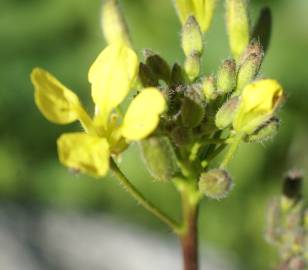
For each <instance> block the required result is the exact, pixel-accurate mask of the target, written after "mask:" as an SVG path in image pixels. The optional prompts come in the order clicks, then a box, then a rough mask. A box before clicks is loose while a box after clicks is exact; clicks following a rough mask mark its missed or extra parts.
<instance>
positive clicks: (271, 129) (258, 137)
mask: <svg viewBox="0 0 308 270" xmlns="http://www.w3.org/2000/svg"><path fill="white" fill-rule="evenodd" d="M278 129H279V119H278V118H277V117H272V118H270V119H269V120H266V121H265V122H264V123H262V124H261V125H260V126H259V127H258V128H257V129H256V130H255V131H254V132H253V133H251V134H249V135H246V136H245V137H244V138H243V139H244V141H246V142H249V143H260V142H264V141H266V140H269V139H271V138H273V137H274V136H275V135H276V134H277V132H278Z"/></svg>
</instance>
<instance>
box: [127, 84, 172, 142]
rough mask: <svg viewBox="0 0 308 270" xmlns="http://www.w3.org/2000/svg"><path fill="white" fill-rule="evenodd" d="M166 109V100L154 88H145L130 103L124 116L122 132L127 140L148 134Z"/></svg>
mask: <svg viewBox="0 0 308 270" xmlns="http://www.w3.org/2000/svg"><path fill="white" fill-rule="evenodd" d="M165 109H166V101H165V99H164V97H163V95H162V94H161V93H160V91H159V90H158V89H156V88H152V87H150V88H145V89H144V90H143V91H142V92H141V93H140V94H139V95H138V96H137V97H136V98H135V99H134V100H133V101H132V102H131V104H130V106H129V107H128V110H127V112H126V115H125V117H124V121H123V126H122V134H123V136H124V137H125V138H127V139H129V140H140V139H143V138H145V137H147V136H148V135H150V134H151V133H152V132H153V131H154V130H155V128H156V127H157V125H158V123H159V116H160V114H161V113H162V112H164V111H165Z"/></svg>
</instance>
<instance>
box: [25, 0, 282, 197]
mask: <svg viewBox="0 0 308 270" xmlns="http://www.w3.org/2000/svg"><path fill="white" fill-rule="evenodd" d="M216 4H217V3H216V1H215V0H207V1H198V0H188V1H187V0H184V1H183V0H175V6H176V9H177V11H178V15H179V17H180V21H181V23H182V26H183V27H182V38H181V47H182V49H183V52H184V55H185V61H184V63H183V64H178V63H173V64H172V65H169V64H168V63H167V62H166V61H165V60H164V59H163V58H162V57H161V56H160V55H159V54H157V53H155V52H153V51H151V50H149V49H146V50H144V60H143V61H139V60H138V58H137V56H136V53H135V52H134V51H133V49H132V47H133V46H132V41H131V40H130V37H129V35H128V31H127V26H126V24H125V22H124V18H123V17H122V15H121V13H120V12H119V9H118V5H117V2H116V1H115V0H106V1H105V4H104V7H103V16H102V29H103V32H104V35H105V37H106V40H107V43H108V44H109V45H108V46H107V47H106V48H105V49H104V50H103V51H102V53H101V54H100V55H99V56H98V58H97V59H96V60H95V62H94V64H93V65H92V66H91V68H90V70H89V82H90V84H91V94H92V98H93V101H94V103H95V113H94V116H93V117H90V116H89V114H88V113H87V112H86V111H85V109H84V108H83V107H82V105H81V102H80V100H79V99H78V97H77V96H76V95H75V94H74V93H73V92H72V91H70V90H69V89H67V88H66V87H65V86H63V85H62V84H61V83H60V82H58V81H57V80H56V79H55V78H54V77H53V76H52V75H50V74H49V73H47V72H46V71H44V70H43V69H39V68H36V69H34V71H33V73H32V75H31V78H32V82H33V84H34V87H35V101H36V104H37V106H38V108H39V109H40V111H41V112H42V114H43V115H44V116H45V117H46V118H47V119H48V120H50V121H51V122H54V123H57V124H68V123H71V122H73V121H76V120H79V121H80V122H81V124H82V126H83V128H84V132H78V133H69V134H64V135H62V136H61V137H60V138H59V139H58V143H57V144H58V152H59V158H60V161H61V162H62V163H63V164H64V165H65V166H67V167H69V168H72V169H74V170H77V171H80V172H83V173H88V174H90V175H93V176H96V177H99V176H104V175H105V174H106V172H107V171H108V168H109V162H110V157H111V156H112V155H118V154H120V153H121V152H123V151H124V150H125V149H126V148H127V146H128V145H129V144H130V143H131V142H133V141H138V142H139V145H140V149H141V153H142V156H143V159H144V161H145V164H146V165H147V168H148V170H149V172H150V173H151V175H152V176H153V177H154V178H155V179H157V180H161V181H167V180H174V183H176V185H177V187H178V188H179V186H181V185H180V184H179V182H183V181H184V182H185V181H186V182H191V183H193V186H194V189H195V191H196V192H195V193H197V194H205V195H206V196H208V197H212V198H222V197H224V196H225V194H226V193H227V192H228V191H229V190H230V188H231V186H232V179H231V178H230V175H229V173H228V172H227V170H226V168H227V164H228V162H229V161H230V160H231V159H232V157H233V155H234V152H235V150H236V148H237V146H238V145H239V144H240V143H241V142H243V141H244V142H262V141H264V140H266V139H268V138H271V137H272V136H273V135H274V134H275V132H276V131H277V129H278V126H279V120H278V118H277V116H276V112H277V108H278V107H279V104H281V100H282V98H283V90H282V87H281V86H280V84H279V83H278V82H277V81H275V80H272V79H267V78H261V77H260V76H259V70H260V67H261V64H262V61H263V58H264V55H265V51H264V49H266V48H267V45H268V36H269V35H268V32H269V31H270V25H265V26H264V23H263V24H262V20H264V16H263V14H261V16H260V19H259V21H258V22H257V23H256V24H255V28H254V29H251V27H250V24H249V18H248V12H247V4H246V1H244V0H226V5H225V7H226V24H227V31H228V37H229V44H230V51H231V55H232V56H231V57H230V58H228V59H226V60H224V61H223V62H222V64H221V65H220V67H219V69H218V71H217V72H216V73H213V74H212V75H209V76H204V73H203V71H202V70H201V66H202V65H201V63H202V61H203V59H202V55H203V52H204V50H205V48H204V33H205V32H207V31H208V29H209V27H210V23H211V20H212V17H213V14H214V10H215V6H216ZM262 12H266V14H268V10H264V11H262ZM261 24H262V27H263V31H260V30H259V29H258V26H259V25H261ZM264 29H265V30H267V31H264ZM251 33H252V34H251ZM132 89H135V90H138V94H137V95H135V97H134V98H133V99H132V101H131V103H130V105H129V107H128V109H127V111H126V114H125V115H124V116H123V115H122V114H121V113H120V112H119V105H120V104H121V103H122V102H123V100H124V99H125V98H126V97H127V95H128V93H129V92H130V91H131V90H132ZM225 147H229V150H228V151H227V152H226V153H225V157H224V159H223V161H222V162H221V164H220V165H219V166H216V167H213V166H212V165H211V161H212V160H213V159H214V158H215V157H216V156H217V155H218V154H219V153H221V151H222V150H223V149H224V148H225ZM178 179H182V180H181V181H178ZM183 179H184V180H183ZM197 197H198V196H197Z"/></svg>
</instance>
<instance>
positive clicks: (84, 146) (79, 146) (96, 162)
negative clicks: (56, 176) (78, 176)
mask: <svg viewBox="0 0 308 270" xmlns="http://www.w3.org/2000/svg"><path fill="white" fill-rule="evenodd" d="M57 145H58V154H59V159H60V162H61V163H62V164H63V165H65V166H66V167H69V168H71V169H74V170H77V171H80V172H82V173H86V174H89V175H91V176H95V177H100V176H104V175H105V174H106V173H107V171H108V168H109V145H108V142H107V140H106V139H105V138H101V137H97V136H91V135H88V134H86V133H67V134H63V135H62V136H61V137H60V138H59V139H58V141H57Z"/></svg>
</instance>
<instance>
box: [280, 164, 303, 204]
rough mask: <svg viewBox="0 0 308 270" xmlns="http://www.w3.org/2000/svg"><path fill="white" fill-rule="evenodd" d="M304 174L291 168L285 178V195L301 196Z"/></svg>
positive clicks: (294, 197)
mask: <svg viewBox="0 0 308 270" xmlns="http://www.w3.org/2000/svg"><path fill="white" fill-rule="evenodd" d="M302 182H303V175H302V173H301V172H300V171H298V170H291V171H289V172H288V173H287V175H286V176H285V178H284V184H283V195H284V196H286V197H287V198H290V199H294V200H296V199H298V198H299V197H301V190H302Z"/></svg>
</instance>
